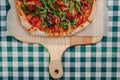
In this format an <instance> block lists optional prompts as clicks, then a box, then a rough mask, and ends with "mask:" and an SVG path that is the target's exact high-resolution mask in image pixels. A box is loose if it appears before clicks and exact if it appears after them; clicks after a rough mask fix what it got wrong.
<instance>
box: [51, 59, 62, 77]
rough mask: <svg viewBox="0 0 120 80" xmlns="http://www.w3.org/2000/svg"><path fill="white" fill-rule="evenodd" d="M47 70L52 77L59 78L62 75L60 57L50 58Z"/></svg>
mask: <svg viewBox="0 0 120 80" xmlns="http://www.w3.org/2000/svg"><path fill="white" fill-rule="evenodd" d="M49 72H50V75H51V77H52V78H55V79H57V78H60V77H62V75H63V68H62V62H61V59H58V60H51V61H50V65H49Z"/></svg>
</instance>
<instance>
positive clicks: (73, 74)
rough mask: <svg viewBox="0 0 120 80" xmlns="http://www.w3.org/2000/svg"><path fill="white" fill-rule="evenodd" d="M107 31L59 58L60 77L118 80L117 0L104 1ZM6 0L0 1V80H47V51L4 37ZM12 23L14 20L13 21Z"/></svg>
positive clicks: (119, 3)
mask: <svg viewBox="0 0 120 80" xmlns="http://www.w3.org/2000/svg"><path fill="white" fill-rule="evenodd" d="M107 7H108V15H109V32H108V36H107V37H104V38H103V39H102V41H101V42H99V43H97V44H94V45H87V46H74V47H71V48H69V49H67V50H66V51H65V53H64V55H63V57H62V62H63V69H64V75H63V77H62V78H61V79H60V80H96V79H97V80H120V0H107ZM9 9H10V6H9V3H8V0H0V80H2V79H4V80H13V79H14V80H23V79H24V80H33V79H35V80H49V79H52V78H51V77H50V76H49V73H48V65H49V60H50V59H49V53H48V51H47V50H46V49H45V48H44V47H43V46H42V45H38V44H28V43H22V42H20V41H18V40H16V39H15V38H13V37H12V36H6V31H7V26H6V17H7V16H6V15H7V12H8V10H9ZM12 24H13V23H12Z"/></svg>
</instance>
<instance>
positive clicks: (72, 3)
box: [16, 0, 97, 36]
mask: <svg viewBox="0 0 120 80" xmlns="http://www.w3.org/2000/svg"><path fill="white" fill-rule="evenodd" d="M96 3H97V0H16V6H17V12H18V15H19V18H20V22H21V25H22V26H23V27H24V28H25V29H26V30H27V31H28V32H29V33H30V34H32V35H38V36H70V35H73V34H75V33H77V32H80V31H81V30H83V29H84V28H85V27H86V26H87V25H88V24H90V23H91V22H92V20H93V17H94V14H95V9H96V6H97V4H96Z"/></svg>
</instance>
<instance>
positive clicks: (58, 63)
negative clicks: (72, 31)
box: [14, 33, 102, 79]
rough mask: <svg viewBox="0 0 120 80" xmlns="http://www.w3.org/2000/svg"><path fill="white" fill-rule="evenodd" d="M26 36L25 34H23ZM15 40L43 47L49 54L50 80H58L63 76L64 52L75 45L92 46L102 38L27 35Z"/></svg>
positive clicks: (17, 37)
mask: <svg viewBox="0 0 120 80" xmlns="http://www.w3.org/2000/svg"><path fill="white" fill-rule="evenodd" d="M25 34H26V33H25ZM14 37H15V38H16V39H18V40H20V41H22V42H27V43H36V44H41V45H43V46H44V47H45V48H46V49H47V50H48V51H49V53H50V64H49V73H50V75H51V77H52V78H55V79H56V78H60V77H61V76H62V75H63V68H62V60H61V59H62V55H63V53H64V51H65V50H66V49H67V48H69V47H71V46H75V45H86V44H94V43H97V42H99V41H101V39H102V36H97V37H90V36H89V37H61V38H60V37H59V38H58V37H56V38H53V37H52V38H47V37H37V36H31V35H27V37H20V36H14Z"/></svg>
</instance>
